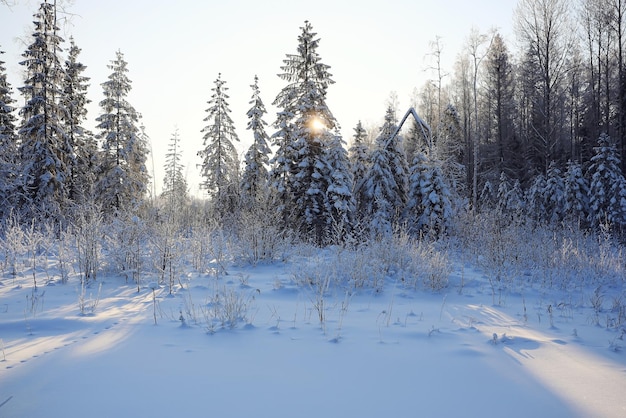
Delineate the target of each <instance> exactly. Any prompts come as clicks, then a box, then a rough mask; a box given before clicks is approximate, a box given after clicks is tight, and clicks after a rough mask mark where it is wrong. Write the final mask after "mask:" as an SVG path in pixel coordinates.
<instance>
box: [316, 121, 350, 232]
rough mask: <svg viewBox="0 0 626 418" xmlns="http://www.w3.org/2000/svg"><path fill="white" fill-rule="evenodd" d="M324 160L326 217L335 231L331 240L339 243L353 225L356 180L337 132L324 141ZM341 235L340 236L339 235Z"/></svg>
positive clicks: (330, 228)
mask: <svg viewBox="0 0 626 418" xmlns="http://www.w3.org/2000/svg"><path fill="white" fill-rule="evenodd" d="M324 142H325V143H326V147H325V148H324V155H323V160H324V161H325V162H326V170H325V171H326V173H325V174H326V176H325V177H327V178H328V185H327V189H326V208H325V211H326V219H327V223H330V225H327V228H328V229H329V230H330V231H332V232H334V233H333V234H332V235H331V236H330V237H329V238H330V242H334V243H338V242H339V238H343V237H344V236H345V234H346V233H347V232H349V229H350V227H351V225H352V221H353V216H354V210H355V202H354V198H353V194H352V186H353V184H354V180H353V178H352V173H351V171H350V160H349V158H348V152H347V151H346V149H345V148H344V146H343V142H342V140H341V136H340V135H339V134H337V133H335V134H331V133H328V138H326V139H325V141H324ZM337 235H339V236H337Z"/></svg>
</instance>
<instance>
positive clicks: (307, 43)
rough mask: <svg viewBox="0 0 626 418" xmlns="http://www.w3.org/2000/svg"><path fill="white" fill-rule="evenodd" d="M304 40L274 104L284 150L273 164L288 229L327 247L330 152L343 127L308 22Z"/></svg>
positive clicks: (277, 140) (280, 145)
mask: <svg viewBox="0 0 626 418" xmlns="http://www.w3.org/2000/svg"><path fill="white" fill-rule="evenodd" d="M301 29H302V33H301V34H300V36H299V37H298V51H297V53H296V54H289V55H287V58H286V59H285V60H284V65H283V66H282V67H281V68H282V70H283V73H282V74H280V75H279V76H280V77H281V78H282V79H283V80H285V81H287V82H288V85H287V86H286V87H284V88H283V89H282V90H281V92H280V93H279V94H278V96H277V97H276V99H275V100H274V105H275V106H277V107H278V109H280V110H279V113H278V118H277V120H276V122H275V124H274V126H275V127H276V128H277V129H278V131H277V132H276V133H275V134H274V135H273V136H272V139H273V141H274V144H275V145H277V146H278V148H279V151H278V154H277V156H276V157H275V158H274V159H273V161H274V168H273V172H272V184H274V185H275V187H276V188H277V190H276V193H277V196H278V197H279V199H281V201H280V202H279V205H278V206H279V208H280V209H281V211H282V212H283V219H284V220H285V222H286V224H287V225H288V226H290V227H291V228H292V229H294V230H295V231H297V232H298V234H299V235H300V236H301V237H303V238H307V237H309V238H312V239H313V240H314V241H315V242H316V243H317V244H322V243H323V242H324V239H325V237H327V236H328V232H329V231H328V228H329V227H330V226H329V225H330V224H331V222H329V219H328V216H329V213H328V212H327V211H326V210H325V208H327V207H328V202H327V199H328V193H327V191H328V187H329V185H330V184H331V183H332V180H331V179H329V178H328V176H327V174H328V173H325V172H324V170H325V167H327V165H326V163H325V162H324V158H325V155H324V149H325V147H327V146H328V145H329V144H328V141H330V140H332V138H333V136H332V135H330V134H329V132H333V131H335V129H336V128H337V122H336V120H335V117H334V116H333V115H332V113H331V111H330V109H329V108H328V106H327V105H326V91H327V88H328V86H329V85H330V84H332V83H334V82H333V81H332V80H331V78H330V77H331V75H330V73H329V72H328V70H329V68H330V67H329V66H328V65H326V64H323V63H322V62H321V58H320V56H319V54H318V52H317V48H318V46H319V39H316V38H315V37H316V33H314V32H313V28H312V26H311V24H310V23H309V22H308V21H307V22H305V25H304V27H302V28H301Z"/></svg>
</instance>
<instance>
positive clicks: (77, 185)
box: [61, 38, 98, 205]
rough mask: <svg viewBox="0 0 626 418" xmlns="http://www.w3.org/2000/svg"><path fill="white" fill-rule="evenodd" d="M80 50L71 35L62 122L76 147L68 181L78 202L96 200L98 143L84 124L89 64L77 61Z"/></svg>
mask: <svg viewBox="0 0 626 418" xmlns="http://www.w3.org/2000/svg"><path fill="white" fill-rule="evenodd" d="M80 51H81V49H80V48H78V47H77V46H76V44H75V43H74V39H73V38H70V49H69V52H68V58H67V60H66V61H65V73H64V78H63V96H62V98H61V106H62V107H63V110H64V113H63V116H62V122H63V125H64V128H65V132H66V133H67V140H68V142H69V144H70V147H71V148H72V149H73V150H74V156H73V158H72V159H71V160H70V161H71V162H72V164H73V165H72V167H71V178H70V181H69V193H70V199H71V200H72V202H73V203H75V204H77V205H82V204H84V203H87V202H91V201H93V199H94V193H93V185H94V183H95V180H96V167H97V165H98V163H97V157H98V144H97V142H96V140H95V138H94V136H93V134H92V133H91V132H90V131H89V130H87V129H86V128H84V127H83V124H84V123H85V120H86V119H87V107H86V106H87V104H89V103H90V102H91V100H89V99H88V98H87V89H88V87H89V84H87V83H88V81H89V77H85V76H84V75H83V72H84V71H85V69H86V68H87V67H85V65H83V64H82V63H80V62H79V61H78V55H79V54H80Z"/></svg>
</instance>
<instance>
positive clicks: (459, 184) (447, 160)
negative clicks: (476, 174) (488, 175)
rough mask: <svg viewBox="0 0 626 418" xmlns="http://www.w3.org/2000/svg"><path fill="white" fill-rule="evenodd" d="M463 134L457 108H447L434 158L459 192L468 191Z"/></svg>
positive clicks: (440, 126)
mask: <svg viewBox="0 0 626 418" xmlns="http://www.w3.org/2000/svg"><path fill="white" fill-rule="evenodd" d="M463 145H464V144H463V134H462V131H461V121H460V118H459V115H458V112H457V110H456V107H454V106H453V105H451V104H449V105H448V106H446V109H445V110H444V112H443V114H442V115H441V121H440V122H439V127H438V129H437V142H436V145H435V153H434V154H435V155H434V158H435V159H436V160H437V161H440V162H441V169H442V170H443V172H444V173H445V174H446V177H447V178H448V181H449V182H450V184H451V185H452V187H453V188H454V189H455V190H457V191H458V192H462V191H463V190H466V189H467V187H466V186H467V172H466V171H467V170H466V167H465V165H463V152H464V147H463Z"/></svg>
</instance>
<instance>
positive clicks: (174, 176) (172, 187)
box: [161, 128, 189, 215]
mask: <svg viewBox="0 0 626 418" xmlns="http://www.w3.org/2000/svg"><path fill="white" fill-rule="evenodd" d="M180 152H181V150H180V135H179V134H178V128H176V129H175V130H174V133H173V134H172V136H171V137H170V143H169V145H168V147H167V154H165V178H164V179H163V193H162V195H161V196H162V197H163V198H164V199H165V202H166V206H167V208H168V210H169V211H171V214H172V215H175V214H176V213H179V212H180V210H181V209H183V208H184V206H185V204H186V202H187V200H188V198H189V196H188V193H187V180H186V179H185V176H184V174H183V169H184V165H183V164H182V163H181V161H180V160H181V154H180Z"/></svg>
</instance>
